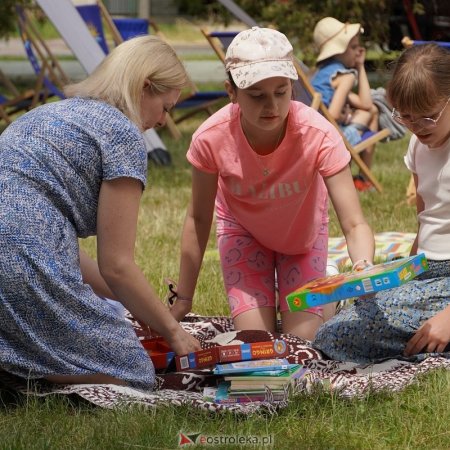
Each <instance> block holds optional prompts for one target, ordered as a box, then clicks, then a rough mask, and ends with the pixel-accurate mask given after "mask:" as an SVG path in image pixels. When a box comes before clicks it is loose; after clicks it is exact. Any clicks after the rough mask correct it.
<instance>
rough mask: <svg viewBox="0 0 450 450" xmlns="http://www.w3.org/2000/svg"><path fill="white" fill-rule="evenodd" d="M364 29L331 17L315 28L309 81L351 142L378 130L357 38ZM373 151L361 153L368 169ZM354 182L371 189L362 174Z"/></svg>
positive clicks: (362, 54)
mask: <svg viewBox="0 0 450 450" xmlns="http://www.w3.org/2000/svg"><path fill="white" fill-rule="evenodd" d="M363 31H364V30H363V28H362V27H361V25H360V24H359V23H354V24H350V23H342V22H340V21H339V20H337V19H334V18H333V17H325V18H323V19H321V20H320V21H319V22H318V23H317V24H316V26H315V28H314V42H315V44H316V46H317V47H318V49H319V55H318V56H317V60H316V64H317V70H316V72H315V73H314V75H313V77H312V79H311V84H312V85H313V87H314V89H315V90H316V91H317V92H319V93H320V94H321V95H322V101H323V102H324V104H325V105H326V106H327V108H328V110H329V112H330V114H331V115H332V116H333V118H334V119H335V120H336V121H337V123H338V124H339V125H340V127H341V129H342V131H343V133H344V136H345V137H346V138H347V140H348V141H349V143H350V144H351V145H356V144H357V143H358V142H360V141H361V136H362V135H363V134H364V133H365V132H367V131H372V132H375V131H378V109H377V107H376V106H375V105H374V104H373V102H372V95H371V91H370V85H369V80H368V78H367V73H366V69H365V67H364V61H365V55H366V51H365V49H364V47H362V46H361V44H360V41H359V37H360V34H361V33H363ZM355 86H357V92H355V91H354V90H353V89H354V87H355ZM374 150H375V147H374V146H371V147H369V148H368V149H366V150H364V151H363V152H362V153H361V159H362V160H363V161H364V163H365V164H366V165H367V166H368V167H369V168H370V167H371V165H372V159H373V153H374ZM354 183H355V187H356V188H357V189H358V190H359V191H366V190H369V189H373V186H372V184H371V183H370V181H368V180H366V179H365V178H364V175H363V174H359V175H358V176H356V177H355V179H354Z"/></svg>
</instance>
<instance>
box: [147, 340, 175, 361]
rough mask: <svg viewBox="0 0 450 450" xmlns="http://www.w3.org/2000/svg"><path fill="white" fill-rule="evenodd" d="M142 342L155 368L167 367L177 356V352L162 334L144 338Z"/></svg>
mask: <svg viewBox="0 0 450 450" xmlns="http://www.w3.org/2000/svg"><path fill="white" fill-rule="evenodd" d="M140 342H141V344H142V346H143V347H144V348H145V350H146V351H147V353H148V355H149V356H150V359H151V360H152V362H153V365H154V366H155V369H165V368H167V367H168V366H169V364H170V363H171V362H172V360H173V358H175V352H174V351H173V350H172V349H171V348H170V347H169V344H168V343H167V342H166V341H165V340H164V339H163V338H162V337H161V336H158V337H155V338H149V339H142V340H141V341H140Z"/></svg>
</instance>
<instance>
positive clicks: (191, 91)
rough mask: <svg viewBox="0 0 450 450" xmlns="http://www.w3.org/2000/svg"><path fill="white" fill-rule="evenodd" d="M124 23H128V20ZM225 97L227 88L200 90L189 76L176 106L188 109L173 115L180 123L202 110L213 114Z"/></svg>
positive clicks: (156, 30) (157, 31) (156, 31)
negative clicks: (214, 107)
mask: <svg viewBox="0 0 450 450" xmlns="http://www.w3.org/2000/svg"><path fill="white" fill-rule="evenodd" d="M114 22H115V23H116V24H117V22H118V21H117V19H114ZM148 23H149V26H150V28H151V30H152V32H153V33H154V34H155V35H157V36H159V37H161V39H164V40H167V39H166V37H165V36H164V34H163V33H162V32H161V30H160V29H159V27H158V25H157V23H156V22H155V21H154V20H149V21H148ZM124 24H126V22H125V23H124ZM120 26H121V24H120V23H119V30H120ZM224 99H228V94H227V92H226V91H225V90H221V91H200V90H199V89H198V87H197V86H196V84H195V83H194V82H193V81H192V79H190V78H189V87H188V89H187V91H186V92H183V93H182V94H181V96H180V99H179V100H178V102H177V104H176V105H175V108H174V110H175V111H177V110H187V111H186V112H185V113H183V114H181V115H178V116H173V117H174V121H175V123H176V124H178V123H180V122H182V121H183V120H186V119H188V118H189V117H192V116H194V115H196V114H198V113H199V112H202V111H203V112H206V113H207V114H208V115H212V114H213V113H214V110H213V106H215V105H216V104H218V103H219V102H220V101H223V100H224Z"/></svg>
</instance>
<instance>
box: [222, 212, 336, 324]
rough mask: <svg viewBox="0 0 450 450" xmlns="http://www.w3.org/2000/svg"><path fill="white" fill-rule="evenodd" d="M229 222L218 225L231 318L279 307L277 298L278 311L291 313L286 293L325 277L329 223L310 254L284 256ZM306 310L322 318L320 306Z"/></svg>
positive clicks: (322, 229) (236, 224) (322, 228)
mask: <svg viewBox="0 0 450 450" xmlns="http://www.w3.org/2000/svg"><path fill="white" fill-rule="evenodd" d="M227 219H228V220H227V221H226V225H225V224H224V223H218V227H217V229H218V230H220V232H218V241H217V242H218V247H219V253H220V260H221V265H222V272H223V277H224V283H225V289H226V292H227V295H228V301H229V304H230V309H231V316H232V317H236V316H238V315H239V314H241V313H243V312H246V311H249V310H251V309H255V308H261V307H271V308H276V306H277V304H276V303H277V297H278V303H279V304H278V307H279V310H280V311H281V312H284V311H288V310H289V309H288V306H287V302H286V295H287V294H289V293H291V292H292V291H293V290H295V289H297V288H298V287H299V286H301V285H303V284H305V283H307V282H308V281H310V280H312V279H314V278H318V277H322V276H324V275H325V270H326V265H327V256H328V224H327V223H323V224H322V226H321V229H320V232H319V235H318V237H317V239H316V242H315V243H314V245H313V247H312V249H311V250H310V251H309V252H308V253H305V254H302V255H284V254H280V253H277V252H274V251H273V250H270V249H268V248H266V247H264V246H263V245H261V244H260V243H259V242H258V241H256V240H255V239H254V238H253V236H252V235H251V234H250V233H249V232H248V231H246V230H245V229H244V228H242V227H241V226H240V225H239V224H238V223H236V221H230V220H229V219H230V218H229V217H228V218H227ZM221 220H222V219H218V221H221ZM224 225H225V226H224ZM277 293H278V295H277ZM305 311H306V312H310V313H313V314H317V315H318V316H320V317H323V308H322V307H321V306H316V307H313V308H309V309H307V310H305Z"/></svg>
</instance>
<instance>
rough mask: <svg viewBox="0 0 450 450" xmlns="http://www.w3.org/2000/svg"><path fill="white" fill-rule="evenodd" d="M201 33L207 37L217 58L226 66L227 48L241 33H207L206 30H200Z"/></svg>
mask: <svg viewBox="0 0 450 450" xmlns="http://www.w3.org/2000/svg"><path fill="white" fill-rule="evenodd" d="M200 31H201V32H202V34H203V36H205V38H206V40H207V41H208V43H209V45H210V46H211V48H212V49H213V50H214V52H215V53H216V55H217V57H218V58H219V59H220V60H221V61H222V62H223V63H224V64H225V53H226V52H227V48H228V46H229V45H230V44H231V41H232V40H233V39H234V38H235V36H236V35H237V34H238V33H239V31H207V30H205V29H204V28H200Z"/></svg>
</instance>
